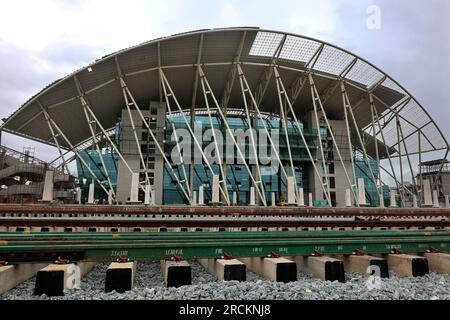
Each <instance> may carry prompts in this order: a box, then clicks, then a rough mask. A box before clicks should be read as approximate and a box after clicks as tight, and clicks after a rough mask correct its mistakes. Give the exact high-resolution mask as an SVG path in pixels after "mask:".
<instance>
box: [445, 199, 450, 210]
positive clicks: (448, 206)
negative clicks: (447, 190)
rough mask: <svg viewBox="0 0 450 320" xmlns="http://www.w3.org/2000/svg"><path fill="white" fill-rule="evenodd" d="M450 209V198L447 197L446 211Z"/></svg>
mask: <svg viewBox="0 0 450 320" xmlns="http://www.w3.org/2000/svg"><path fill="white" fill-rule="evenodd" d="M449 208H450V199H449V196H445V209H449Z"/></svg>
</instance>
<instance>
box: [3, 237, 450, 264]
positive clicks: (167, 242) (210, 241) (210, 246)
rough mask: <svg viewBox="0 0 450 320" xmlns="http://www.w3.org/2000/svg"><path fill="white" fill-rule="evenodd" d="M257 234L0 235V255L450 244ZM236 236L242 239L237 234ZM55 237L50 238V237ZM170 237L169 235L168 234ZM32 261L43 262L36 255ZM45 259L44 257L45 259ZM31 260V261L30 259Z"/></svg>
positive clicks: (101, 257)
mask: <svg viewBox="0 0 450 320" xmlns="http://www.w3.org/2000/svg"><path fill="white" fill-rule="evenodd" d="M309 233H310V232H303V233H301V232H293V233H290V232H278V233H268V232H260V233H259V234H258V236H256V234H250V235H249V234H248V233H246V232H241V233H216V235H215V238H214V237H213V238H207V237H205V235H206V236H207V235H208V234H200V233H193V234H192V235H189V236H190V238H189V237H186V236H185V238H184V239H183V236H181V237H178V238H177V237H176V236H175V235H169V236H168V234H165V233H159V234H158V235H159V236H161V237H158V236H157V235H156V234H152V236H153V237H150V235H147V236H148V237H147V239H145V237H140V238H139V237H129V238H126V236H125V237H122V236H117V235H115V236H113V235H112V234H109V235H107V236H109V237H110V238H109V239H104V238H103V239H101V238H98V239H93V238H91V239H86V238H82V239H76V238H72V239H70V237H68V238H66V239H65V240H64V239H58V238H57V237H54V235H52V234H47V236H48V237H47V239H46V240H47V241H46V240H45V239H43V240H44V241H40V240H36V239H33V238H26V236H27V235H23V239H22V240H19V241H16V240H17V239H10V240H12V241H8V240H6V239H5V238H4V237H3V236H4V235H0V257H1V256H2V257H7V256H8V255H10V254H12V258H11V259H10V261H9V262H12V263H14V262H16V261H17V262H20V259H19V258H17V259H16V260H15V258H14V257H20V255H21V254H23V253H27V254H31V253H34V254H36V253H38V254H43V256H45V254H46V253H55V252H56V253H58V254H61V256H64V255H65V254H67V255H69V254H70V253H72V252H82V253H83V259H82V260H84V261H115V260H117V259H118V258H119V257H128V258H129V259H130V260H161V259H171V258H172V257H174V256H180V257H182V258H183V259H198V258H222V257H223V256H224V255H225V254H228V255H231V256H233V257H236V258H239V257H266V256H271V255H272V253H277V254H279V255H281V256H308V255H311V254H314V253H315V252H320V253H322V254H354V253H355V252H357V251H360V252H365V253H370V254H376V253H379V254H385V253H391V252H393V251H395V250H399V251H401V252H404V253H420V252H426V251H428V250H430V249H431V248H434V249H438V250H441V251H447V250H448V248H449V247H450V234H449V232H379V233H377V232H375V233H373V232H370V231H369V232H359V233H355V234H352V233H350V232H347V233H344V232H341V233H340V234H339V233H336V234H334V235H332V234H331V233H330V236H328V237H327V236H325V234H327V232H316V234H315V236H314V235H313V233H314V232H312V233H310V235H309V236H307V234H309ZM239 235H240V238H239ZM52 236H53V239H52ZM170 236H172V238H171V237H170ZM35 259H36V260H33V262H38V261H44V260H39V258H35ZM45 261H48V260H45ZM28 262H29V261H28Z"/></svg>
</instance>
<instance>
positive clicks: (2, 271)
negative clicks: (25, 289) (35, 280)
mask: <svg viewBox="0 0 450 320" xmlns="http://www.w3.org/2000/svg"><path fill="white" fill-rule="evenodd" d="M45 266H47V264H32V263H30V264H18V265H10V266H4V267H0V295H1V294H2V293H5V292H6V291H8V290H10V289H12V288H14V287H16V286H17V285H19V284H21V283H22V282H24V281H26V280H28V279H29V278H31V277H32V276H34V275H35V274H36V273H37V272H38V271H39V270H41V269H42V268H44V267H45Z"/></svg>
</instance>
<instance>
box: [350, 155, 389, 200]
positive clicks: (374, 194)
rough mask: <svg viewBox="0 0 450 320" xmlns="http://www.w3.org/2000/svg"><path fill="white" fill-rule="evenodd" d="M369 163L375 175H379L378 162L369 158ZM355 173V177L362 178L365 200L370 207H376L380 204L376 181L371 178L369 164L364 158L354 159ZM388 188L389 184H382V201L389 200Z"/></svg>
mask: <svg viewBox="0 0 450 320" xmlns="http://www.w3.org/2000/svg"><path fill="white" fill-rule="evenodd" d="M368 162H369V165H370V168H371V169H372V172H373V174H374V175H375V177H377V176H378V175H379V171H380V168H379V166H378V163H377V161H376V160H374V159H370V158H369V161H368ZM355 174H356V179H360V178H363V179H364V187H365V189H366V201H367V204H368V205H369V206H370V207H378V206H379V205H380V198H379V195H378V191H377V186H376V183H375V182H374V181H373V179H372V175H371V173H370V170H369V166H368V164H367V162H366V161H365V160H356V161H355ZM389 193H390V189H389V186H383V197H384V203H385V204H388V203H389V201H390V196H389Z"/></svg>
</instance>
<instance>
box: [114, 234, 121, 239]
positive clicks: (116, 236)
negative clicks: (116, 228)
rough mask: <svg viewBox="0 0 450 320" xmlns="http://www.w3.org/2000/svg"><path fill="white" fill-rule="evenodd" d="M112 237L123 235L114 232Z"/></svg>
mask: <svg viewBox="0 0 450 320" xmlns="http://www.w3.org/2000/svg"><path fill="white" fill-rule="evenodd" d="M112 237H113V238H119V237H121V235H120V234H117V233H114V234H113V235H112Z"/></svg>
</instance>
